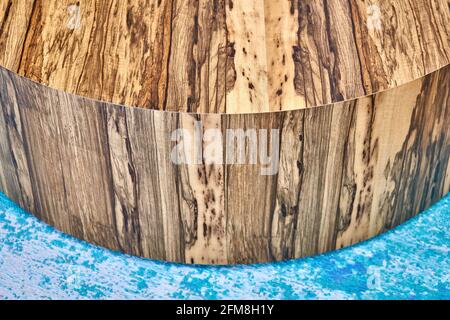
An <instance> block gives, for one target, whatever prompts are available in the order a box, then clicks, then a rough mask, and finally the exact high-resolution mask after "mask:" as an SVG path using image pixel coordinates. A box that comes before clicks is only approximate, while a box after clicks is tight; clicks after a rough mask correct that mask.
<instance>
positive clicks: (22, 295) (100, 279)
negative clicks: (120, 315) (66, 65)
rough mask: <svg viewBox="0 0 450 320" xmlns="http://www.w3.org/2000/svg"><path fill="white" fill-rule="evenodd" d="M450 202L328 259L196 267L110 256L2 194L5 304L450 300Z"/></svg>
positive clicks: (0, 290) (0, 268) (1, 293)
mask: <svg viewBox="0 0 450 320" xmlns="http://www.w3.org/2000/svg"><path fill="white" fill-rule="evenodd" d="M449 221H450V197H447V198H445V199H444V200H442V201H441V202H440V203H439V204H438V205H436V206H434V207H433V208H432V209H430V210H428V211H427V212H425V213H423V214H421V215H420V216H419V217H417V218H415V219H413V220H412V221H410V222H408V223H407V224H405V225H403V226H401V227H400V228H397V229H395V230H393V231H391V232H389V233H387V234H384V235H382V236H381V237H378V238H376V239H373V240H371V241H368V242H365V243H362V244H359V245H356V246H354V247H351V248H347V249H344V250H341V251H338V252H334V253H331V254H327V255H323V256H319V257H314V258H308V259H301V260H296V261H290V262H285V263H275V264H265V265H255V266H236V267H195V266H182V265H175V264H168V263H160V262H154V261H151V260H145V259H139V258H135V257H130V256H126V255H122V254H119V253H115V252H111V251H108V250H105V249H102V248H98V247H95V246H92V245H89V244H87V243H85V242H82V241H79V240H76V239H74V238H72V237H70V236H67V235H64V234H62V233H60V232H58V231H56V230H55V229H53V228H51V227H49V226H47V225H45V224H43V223H41V222H39V221H38V220H37V219H35V218H34V217H32V216H31V215H29V214H28V213H26V212H24V211H22V210H20V209H19V208H18V207H17V206H16V205H15V204H14V203H12V202H11V201H9V200H8V199H7V198H6V197H5V196H3V195H1V194H0V298H1V299H449V298H450V259H449V251H450V249H449V247H450V227H449Z"/></svg>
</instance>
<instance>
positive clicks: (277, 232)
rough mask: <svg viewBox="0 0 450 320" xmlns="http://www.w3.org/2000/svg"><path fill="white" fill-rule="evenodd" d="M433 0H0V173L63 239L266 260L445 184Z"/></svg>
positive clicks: (446, 86)
mask: <svg viewBox="0 0 450 320" xmlns="http://www.w3.org/2000/svg"><path fill="white" fill-rule="evenodd" d="M449 62H450V10H449V2H448V1H447V0H431V1H430V0H409V1H407V0H396V1H393V0H389V1H382V0H371V1H363V0H350V1H348V0H334V1H322V0H306V1H305V0H300V1H297V0H245V1H244V0H215V1H206V0H185V1H174V0H146V1H144V0H136V1H127V2H126V1H118V0H117V1H100V0H81V1H66V0H64V1H39V0H36V1H31V0H0V65H1V67H0V106H1V111H2V112H1V113H0V147H1V148H0V191H1V192H3V193H5V194H6V195H7V196H8V197H10V198H11V199H12V200H14V201H15V202H17V203H18V204H19V205H20V206H21V207H22V208H23V209H25V210H27V211H29V212H31V213H33V214H34V215H36V216H37V217H38V218H40V219H42V220H43V221H45V222H47V223H49V224H50V225H52V226H55V227H56V228H57V229H59V230H62V231H64V232H66V233H69V234H71V235H73V236H75V237H78V238H80V239H84V240H86V241H89V242H91V243H94V244H98V245H101V246H105V247H108V248H111V249H114V250H120V251H122V252H125V253H128V254H132V255H138V256H143V257H148V258H152V259H157V260H165V261H173V262H180V263H192V264H238V263H259V262H268V261H280V260H286V259H293V258H300V257H305V256H309V255H315V254H319V253H323V252H327V251H331V250H335V249H339V248H343V247H346V246H349V245H352V244H355V243H358V242H360V241H363V240H366V239H368V238H371V237H373V236H376V235H378V234H380V233H383V232H385V231H387V230H389V229H392V228H394V227H396V226H398V225H399V224H401V223H403V222H404V221H406V220H408V219H409V218H411V217H413V216H415V215H416V214H418V213H419V212H421V211H423V210H424V209H426V208H428V207H429V206H430V205H432V204H433V203H435V202H436V201H437V200H439V199H440V198H441V197H443V196H444V195H445V194H446V193H447V192H449V191H450V126H449V121H450V97H449V93H450V66H449Z"/></svg>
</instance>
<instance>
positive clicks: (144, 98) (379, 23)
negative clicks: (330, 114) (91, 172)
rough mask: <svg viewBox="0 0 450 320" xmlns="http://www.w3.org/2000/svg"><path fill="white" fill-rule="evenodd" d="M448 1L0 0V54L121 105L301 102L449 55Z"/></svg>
mask: <svg viewBox="0 0 450 320" xmlns="http://www.w3.org/2000/svg"><path fill="white" fill-rule="evenodd" d="M449 7H450V3H449V1H448V0H395V1H392V0H389V1H388V0H371V1H364V0H350V1H349V0H333V1H326V0H301V1H295V0H245V1H244V0H241V1H239V0H215V1H210V0H184V1H175V0H135V1H101V0H81V1H67V0H64V1H55V0H51V1H50V0H49V1H42V0H36V1H32V0H0V65H2V66H4V67H6V68H8V69H10V70H12V71H15V72H17V73H19V74H20V75H22V76H25V77H27V78H29V79H32V80H34V81H37V82H39V83H42V84H45V85H48V86H51V87H53V88H57V89H62V90H64V91H66V92H69V93H74V94H78V95H82V96H86V97H89V98H93V99H98V100H102V101H105V102H112V103H116V104H124V105H127V106H136V107H142V108H152V109H159V110H171V111H184V112H195V113H229V114H232V113H255V112H268V111H280V110H293V109H301V108H307V107H313V106H319V105H323V104H329V103H333V102H338V101H342V100H348V99H352V98H356V97H361V96H365V95H369V94H372V93H376V92H379V91H382V90H386V89H389V88H393V87H397V86H399V85H401V84H405V83H408V82H410V81H412V80H414V79H418V78H420V77H422V76H424V75H426V74H429V73H430V72H432V71H435V70H437V69H439V68H441V67H443V66H445V65H447V64H448V63H449V61H450V45H449V40H450V10H449Z"/></svg>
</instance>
